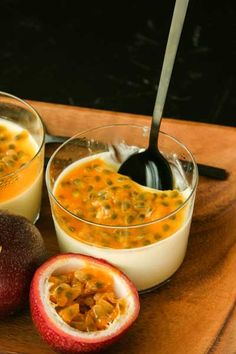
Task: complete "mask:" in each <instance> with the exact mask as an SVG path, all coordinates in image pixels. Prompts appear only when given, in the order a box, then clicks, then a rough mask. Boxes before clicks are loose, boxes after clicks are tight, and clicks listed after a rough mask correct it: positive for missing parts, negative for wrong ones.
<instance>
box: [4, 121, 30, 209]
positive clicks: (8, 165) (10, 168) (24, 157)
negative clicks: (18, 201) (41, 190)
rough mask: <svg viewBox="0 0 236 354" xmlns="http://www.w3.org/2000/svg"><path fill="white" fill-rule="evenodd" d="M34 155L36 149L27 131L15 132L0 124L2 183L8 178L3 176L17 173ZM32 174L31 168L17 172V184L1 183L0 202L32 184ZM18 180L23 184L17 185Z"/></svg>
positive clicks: (12, 182)
mask: <svg viewBox="0 0 236 354" xmlns="http://www.w3.org/2000/svg"><path fill="white" fill-rule="evenodd" d="M35 153H36V147H35V145H33V144H32V141H31V139H30V134H29V133H28V131H27V130H20V132H17V131H15V130H11V129H10V128H8V127H7V126H5V125H3V124H1V122H0V179H1V178H2V181H3V180H4V178H5V179H7V178H8V177H7V176H6V177H4V176H5V175H8V174H11V173H12V172H15V171H17V170H18V169H19V168H21V167H22V166H24V165H25V164H26V163H27V162H28V161H30V160H31V159H32V158H33V157H34V155H35ZM34 170H35V168H34ZM33 172H35V171H33V169H32V168H30V169H28V170H27V171H21V172H19V175H18V183H14V179H12V180H11V181H10V179H9V180H7V181H5V183H4V182H2V184H1V191H0V202H2V201H5V200H8V199H10V198H12V197H13V196H15V195H17V194H19V192H20V191H22V190H24V189H25V188H26V187H27V186H29V185H30V184H31V183H32V177H33V176H34V175H32V173H33ZM20 178H22V181H23V183H20V184H19V179H20ZM23 178H24V180H23Z"/></svg>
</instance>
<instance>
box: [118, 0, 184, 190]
mask: <svg viewBox="0 0 236 354" xmlns="http://www.w3.org/2000/svg"><path fill="white" fill-rule="evenodd" d="M188 1H189V0H176V3H175V8H174V12H173V17H172V21H171V26H170V32H169V36H168V41H167V45H166V50H165V56H164V61H163V65H162V70H161V76H160V82H159V85H158V90H157V97H156V102H155V106H154V112H153V118H152V124H151V130H150V138H149V146H148V148H147V149H146V150H145V151H143V152H138V153H135V154H134V155H131V156H130V157H128V159H127V160H126V161H125V162H124V163H123V164H122V165H121V166H120V168H119V171H118V172H119V173H121V174H123V175H127V176H129V177H131V178H132V179H133V180H134V181H135V182H137V183H139V184H141V185H144V186H148V187H150V188H155V189H159V190H168V189H173V188H174V178H173V175H172V171H171V168H170V165H169V163H168V161H167V159H166V158H165V157H164V156H163V155H162V154H161V152H160V151H159V149H158V136H159V130H160V124H161V118H162V113H163V108H164V104H165V100H166V94H167V90H168V87H169V83H170V78H171V73H172V69H173V66H174V61H175V56H176V52H177V49H178V44H179V40H180V35H181V32H182V28H183V23H184V18H185V15H186V11H187V7H188Z"/></svg>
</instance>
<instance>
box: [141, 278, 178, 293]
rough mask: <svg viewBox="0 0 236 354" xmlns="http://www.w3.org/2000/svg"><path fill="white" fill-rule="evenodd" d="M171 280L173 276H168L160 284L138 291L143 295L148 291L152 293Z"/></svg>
mask: <svg viewBox="0 0 236 354" xmlns="http://www.w3.org/2000/svg"><path fill="white" fill-rule="evenodd" d="M170 280H171V278H168V279H166V280H164V281H163V282H162V283H160V284H158V285H154V286H152V287H151V288H148V289H144V290H139V291H138V293H139V295H143V294H147V293H151V292H153V291H155V290H157V289H159V288H160V287H161V286H163V285H165V284H166V283H169V282H170Z"/></svg>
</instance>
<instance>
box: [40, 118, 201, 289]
mask: <svg viewBox="0 0 236 354" xmlns="http://www.w3.org/2000/svg"><path fill="white" fill-rule="evenodd" d="M148 138H149V128H148V127H146V126H138V125H121V124H117V125H111V126H103V127H98V128H94V129H91V130H88V131H86V132H83V133H80V134H77V135H76V136H74V137H72V138H71V139H69V140H67V141H66V142H65V143H64V144H63V145H61V146H60V147H59V148H58V149H57V150H56V151H55V153H54V154H53V155H52V157H51V159H50V161H49V163H48V166H47V170H46V183H47V188H48V193H49V197H50V203H51V209H52V216H53V220H54V225H55V229H56V234H57V239H58V243H59V247H60V250H61V251H62V252H76V253H82V254H86V255H90V256H94V257H97V258H103V259H105V260H107V261H108V262H110V263H112V264H113V265H115V266H117V267H118V268H119V269H121V270H122V271H123V272H124V273H125V274H126V275H127V276H128V277H129V278H130V279H131V280H132V281H133V282H134V284H135V285H136V287H137V289H138V290H139V291H149V290H150V289H152V288H154V287H157V286H159V285H160V284H161V283H163V282H164V281H166V280H167V279H168V278H170V277H171V276H172V275H173V274H174V273H175V271H176V270H177V269H178V268H179V267H180V265H181V263H182V262H183V259H184V257H185V253H186V248H187V244H188V237H189V230H190V225H191V219H192V212H193V207H194V198H195V193H196V187H197V181H198V171H197V166H196V163H195V161H194V158H193V156H192V154H191V152H190V151H189V150H188V149H187V148H186V147H185V146H184V145H183V144H182V143H180V142H179V141H177V140H176V139H175V138H173V137H171V136H169V135H167V134H165V133H160V137H159V146H160V150H161V152H162V153H163V154H164V155H165V157H166V158H167V160H168V161H169V163H170V165H171V168H172V171H173V175H174V180H175V190H174V191H166V192H158V191H156V190H150V189H147V188H142V187H140V188H141V189H140V190H139V189H138V192H137V191H136V190H135V191H134V190H133V191H132V189H129V188H133V187H132V186H128V187H127V185H128V184H129V180H128V182H127V179H125V180H124V183H123V182H121V183H123V185H122V188H127V189H129V192H127V193H128V194H127V193H126V194H125V196H126V197H125V198H126V199H125V200H124V197H121V198H120V200H118V199H119V194H117V193H118V192H117V190H118V189H119V188H120V187H117V186H115V185H112V183H113V182H111V181H110V182H108V181H109V179H107V175H106V174H108V172H106V171H108V170H109V168H108V169H106V168H103V169H102V171H103V172H102V174H101V175H100V176H94V177H91V178H94V180H93V182H91V179H90V180H89V178H90V177H89V173H90V172H89V169H91V166H87V167H86V168H87V169H88V170H87V171H88V173H87V175H86V173H85V175H83V176H82V175H81V174H79V175H77V176H76V178H75V176H74V177H73V179H71V180H63V178H64V177H65V176H67V175H68V173H69V175H70V173H71V171H72V174H73V170H74V171H75V170H76V169H77V168H78V167H79V166H82V164H83V163H86V162H89V161H90V162H91V161H95V159H96V158H102V160H103V161H105V163H108V166H109V165H112V166H113V168H114V169H116V168H117V169H118V167H119V164H121V163H122V161H124V160H125V159H126V158H127V157H128V155H130V154H131V153H133V152H135V151H136V152H137V151H139V150H143V149H145V148H146V147H147V145H148ZM94 168H95V169H97V171H101V169H100V170H99V168H100V167H99V166H98V164H97V163H95V162H94ZM103 177H104V178H106V181H107V189H106V190H104V189H103V190H101V191H97V190H96V191H97V192H96V193H97V194H96V193H95V189H94V188H95V186H96V183H98V181H100V180H101V179H102V178H103ZM83 178H84V179H83ZM86 178H87V180H86ZM119 178H120V177H118V179H119ZM120 180H122V178H120ZM86 181H89V182H88V184H87V183H86ZM81 183H82V184H83V185H84V190H87V191H88V194H87V196H86V195H85V196H84V203H82V204H83V206H82V208H83V207H84V208H87V207H88V205H89V204H88V203H87V200H88V199H89V198H90V199H91V198H92V200H93V204H92V206H95V207H94V210H93V211H94V219H88V218H87V217H84V215H85V214H86V213H83V210H82V211H81V210H79V212H78V211H76V212H75V210H74V209H73V210H72V208H71V206H72V204H73V203H74V200H73V202H71V203H70V202H69V203H68V201H67V202H65V200H63V198H64V196H63V195H57V189H58V188H59V187H58V186H59V185H63V186H64V185H65V186H66V185H67V186H66V188H67V187H68V188H70V186H69V185H70V184H72V185H73V188H74V185H76V190H73V191H72V194H73V196H74V197H75V198H76V195H79V194H80V190H79V187H78V186H79V185H81ZM127 183H128V184H127ZM112 188H113V190H114V189H115V188H116V194H113V197H112V198H113V199H114V198H118V199H117V200H115V201H114V200H113V201H112V203H113V204H110V205H111V206H109V202H110V201H109V196H110V194H109V191H110V190H111V189H112ZM117 188H118V189H117ZM76 193H77V194H76ZM150 193H152V194H150ZM127 196H128V197H127ZM129 196H130V199H127V198H129ZM96 198H97V200H96ZM122 198H123V199H122ZM150 198H151V199H150ZM98 199H99V200H100V201H99V202H98ZM147 200H149V201H148V203H149V204H148V205H149V209H150V210H151V209H155V208H156V209H158V208H157V205H158V207H159V206H160V208H162V209H163V208H164V209H165V210H166V211H165V214H164V215H162V216H161V217H159V218H155V219H153V220H151V221H150V220H149V219H146V218H145V215H147V214H145V215H144V214H142V213H141V214H140V213H139V214H137V213H136V214H137V215H138V216H139V217H140V215H144V216H143V217H142V218H140V219H137V220H136V221H135V222H133V223H129V216H130V214H129V210H131V209H132V210H134V209H135V210H136V211H137V209H138V208H145V203H146V201H147ZM150 200H152V205H151V206H152V207H153V208H152V207H151V208H150ZM101 201H102V203H105V204H104V205H105V208H106V205H108V206H109V208H108V207H107V209H109V211H108V214H107V215H110V216H111V219H112V218H114V215H115V214H116V216H115V217H116V218H117V216H118V217H119V215H117V210H114V209H113V207H112V205H113V206H114V205H118V204H119V205H120V206H121V208H124V207H127V205H129V208H131V209H129V210H127V217H125V220H126V222H125V223H124V224H119V223H118V224H117V225H116V224H115V225H113V224H112V221H111V220H110V221H109V222H102V223H101V222H100V219H96V216H95V215H100V214H101V213H100V211H99V209H98V208H99V205H102V204H101ZM114 203H115V204H114ZM135 203H138V204H137V205H134V204H135ZM170 205H172V206H173V205H175V207H174V209H173V207H172V208H170ZM80 209H81V206H80ZM145 210H146V209H145ZM123 211H124V210H123ZM136 211H135V212H136ZM99 213H100V214H99ZM109 213H110V214H109ZM125 214H126V213H124V215H125ZM86 215H87V214H86ZM132 217H133V216H132ZM107 220H108V219H107Z"/></svg>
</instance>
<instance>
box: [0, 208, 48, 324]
mask: <svg viewBox="0 0 236 354" xmlns="http://www.w3.org/2000/svg"><path fill="white" fill-rule="evenodd" d="M45 259H46V249H45V246H44V241H43V238H42V236H41V234H40V232H39V230H38V229H37V228H36V226H34V225H32V224H31V223H30V221H28V220H27V219H26V218H24V217H23V216H18V215H11V214H8V213H5V212H1V211H0V318H3V317H5V316H7V315H10V314H13V313H15V312H16V311H18V310H20V309H21V308H22V307H23V306H25V305H26V304H27V303H28V297H29V288H30V282H31V279H32V277H33V274H34V272H35V270H36V268H37V267H38V266H39V265H40V264H41V263H42V262H44V261H45Z"/></svg>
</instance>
